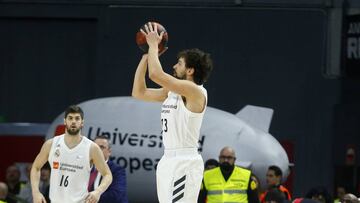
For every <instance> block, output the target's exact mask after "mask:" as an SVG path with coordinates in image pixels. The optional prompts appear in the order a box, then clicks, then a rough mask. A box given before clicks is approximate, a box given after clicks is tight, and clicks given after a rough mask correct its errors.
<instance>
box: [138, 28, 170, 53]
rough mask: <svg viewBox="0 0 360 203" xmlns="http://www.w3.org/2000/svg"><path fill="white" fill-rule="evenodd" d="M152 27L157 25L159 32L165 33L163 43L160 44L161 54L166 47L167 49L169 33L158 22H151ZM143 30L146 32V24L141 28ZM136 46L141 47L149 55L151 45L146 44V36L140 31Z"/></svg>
mask: <svg viewBox="0 0 360 203" xmlns="http://www.w3.org/2000/svg"><path fill="white" fill-rule="evenodd" d="M151 23H152V25H153V26H154V25H155V24H157V31H158V33H159V34H160V33H161V32H164V35H163V38H162V40H161V42H160V43H159V53H161V52H162V51H164V49H165V47H167V43H168V40H169V36H168V33H167V32H166V29H165V28H164V26H162V25H161V24H160V23H157V22H151ZM141 29H142V30H144V31H145V24H144V25H143V26H142V27H141ZM136 44H137V45H138V46H139V48H140V49H141V50H142V51H143V52H145V53H147V52H148V50H149V45H148V44H147V43H146V38H145V35H144V34H143V33H142V32H140V31H138V32H137V33H136Z"/></svg>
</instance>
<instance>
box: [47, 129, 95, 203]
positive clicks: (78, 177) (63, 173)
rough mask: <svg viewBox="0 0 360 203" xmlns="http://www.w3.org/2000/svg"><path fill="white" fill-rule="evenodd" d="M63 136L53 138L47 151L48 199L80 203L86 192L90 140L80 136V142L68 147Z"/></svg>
mask: <svg viewBox="0 0 360 203" xmlns="http://www.w3.org/2000/svg"><path fill="white" fill-rule="evenodd" d="M64 137H65V135H64V134H63V135H60V136H57V137H54V138H53V143H52V146H51V150H50V153H49V159H48V161H49V163H50V166H51V175H50V194H49V196H50V200H51V202H52V203H64V202H66V203H80V202H81V203H82V202H85V198H86V196H87V194H88V191H87V187H88V182H89V177H90V169H91V168H90V146H91V143H92V141H90V140H89V139H88V138H86V137H84V136H82V140H81V141H80V143H79V144H78V145H77V146H75V147H74V148H72V149H69V148H68V147H67V145H66V144H65V140H64Z"/></svg>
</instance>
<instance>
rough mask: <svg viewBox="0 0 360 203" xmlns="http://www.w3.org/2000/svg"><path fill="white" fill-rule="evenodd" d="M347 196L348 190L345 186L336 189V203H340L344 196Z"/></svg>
mask: <svg viewBox="0 0 360 203" xmlns="http://www.w3.org/2000/svg"><path fill="white" fill-rule="evenodd" d="M345 194H346V189H345V187H344V186H341V185H339V186H337V187H336V194H335V195H336V198H334V203H340V202H341V200H342V198H343V197H344V195H345Z"/></svg>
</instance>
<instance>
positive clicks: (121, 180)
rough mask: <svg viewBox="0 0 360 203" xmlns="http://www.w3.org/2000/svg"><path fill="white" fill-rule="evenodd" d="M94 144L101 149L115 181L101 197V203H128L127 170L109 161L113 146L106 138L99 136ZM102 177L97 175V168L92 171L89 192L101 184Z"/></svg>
mask: <svg viewBox="0 0 360 203" xmlns="http://www.w3.org/2000/svg"><path fill="white" fill-rule="evenodd" d="M94 142H95V143H96V144H97V145H98V146H99V147H100V149H101V150H102V152H103V154H104V158H105V161H106V163H107V164H108V166H109V168H110V171H111V173H112V176H113V181H112V183H111V184H110V186H109V187H108V189H107V190H106V191H105V192H104V193H103V194H102V195H101V197H100V200H99V203H128V197H127V193H126V174H125V169H123V168H121V167H120V166H119V165H117V164H116V163H114V162H112V161H110V160H109V158H110V155H111V144H110V142H109V139H108V138H107V137H106V136H97V137H95V139H94ZM101 180H102V177H101V174H100V173H97V171H96V168H94V167H93V168H92V169H91V175H90V180H89V187H88V190H89V192H90V191H93V190H94V189H96V187H97V186H98V185H99V184H100V183H101Z"/></svg>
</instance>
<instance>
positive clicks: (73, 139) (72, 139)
mask: <svg viewBox="0 0 360 203" xmlns="http://www.w3.org/2000/svg"><path fill="white" fill-rule="evenodd" d="M81 140H82V135H81V134H80V133H79V134H77V135H69V134H67V133H65V138H64V141H65V144H66V145H67V146H68V148H70V149H72V148H74V147H76V145H78V144H79V143H80V142H81Z"/></svg>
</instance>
